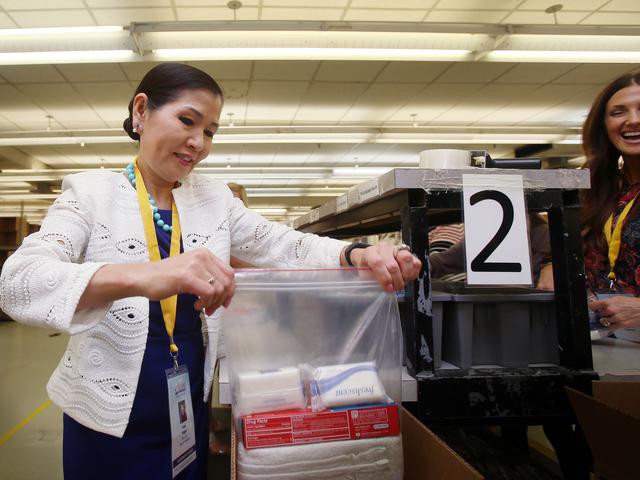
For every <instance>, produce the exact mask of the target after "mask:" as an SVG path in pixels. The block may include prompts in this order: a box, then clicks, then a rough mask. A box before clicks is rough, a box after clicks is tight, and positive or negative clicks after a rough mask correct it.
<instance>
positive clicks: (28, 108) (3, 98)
mask: <svg viewBox="0 0 640 480" xmlns="http://www.w3.org/2000/svg"><path fill="white" fill-rule="evenodd" d="M0 105H2V115H3V116H4V117H5V118H6V119H7V120H9V121H11V122H14V123H22V122H23V121H25V120H33V121H43V122H46V112H45V111H44V110H42V109H41V108H40V107H39V106H38V105H36V104H35V103H34V102H33V100H31V99H30V98H29V97H27V96H26V95H25V94H24V93H22V92H21V91H20V90H18V89H17V88H16V87H14V86H13V85H7V84H3V85H0Z"/></svg>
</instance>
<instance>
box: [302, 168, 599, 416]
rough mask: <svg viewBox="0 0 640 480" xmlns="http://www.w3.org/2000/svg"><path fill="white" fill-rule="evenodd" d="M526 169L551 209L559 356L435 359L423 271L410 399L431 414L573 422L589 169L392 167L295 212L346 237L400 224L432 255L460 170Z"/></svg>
mask: <svg viewBox="0 0 640 480" xmlns="http://www.w3.org/2000/svg"><path fill="white" fill-rule="evenodd" d="M465 173H474V174H480V175H482V174H492V175H507V174H511V175H513V174H517V175H521V176H522V178H523V184H524V188H525V197H526V202H527V209H528V211H529V212H546V213H547V214H548V219H549V235H550V242H551V250H552V258H553V263H554V280H555V286H556V287H555V309H556V318H557V328H558V343H557V345H558V349H559V362H558V364H557V365H549V366H533V365H532V366H529V367H519V368H506V367H505V368H473V367H472V368H469V369H464V370H461V369H444V368H436V366H435V364H434V361H433V358H432V356H431V355H430V353H429V352H433V351H434V336H433V318H432V317H431V315H429V314H428V313H427V309H426V308H425V307H424V305H425V302H426V301H427V302H428V301H430V300H431V298H430V296H431V281H430V278H429V275H428V274H425V272H423V273H422V274H421V277H420V278H419V281H416V282H413V284H412V285H411V286H410V287H408V288H407V290H406V291H405V295H404V298H405V301H404V302H402V303H401V313H402V326H403V331H404V341H405V351H406V366H407V369H408V372H409V373H410V374H411V375H412V376H413V377H415V379H416V381H417V384H418V401H417V402H415V403H414V404H410V405H408V407H409V408H411V409H412V410H413V411H414V412H415V413H416V414H417V416H418V417H419V418H420V419H421V420H422V421H423V422H424V423H427V424H471V423H476V424H483V423H486V424H502V425H505V424H528V425H533V424H541V423H545V422H549V421H563V422H571V421H572V420H573V414H572V411H571V408H570V406H569V404H568V401H567V399H566V396H565V393H564V386H565V385H569V386H572V387H574V388H577V389H579V390H583V391H586V392H589V391H590V389H591V381H592V380H593V379H596V378H597V375H596V374H595V373H594V371H593V364H592V358H591V342H590V334H589V327H588V319H587V306H586V305H587V300H586V291H585V279H584V266H583V261H582V246H581V239H580V220H579V209H580V207H579V200H578V192H579V190H581V189H585V188H589V172H588V171H585V170H508V169H474V170H473V171H470V170H468V169H466V170H430V169H417V168H405V169H394V170H391V171H389V172H387V173H386V174H384V175H382V176H380V177H378V178H375V179H372V180H369V181H367V182H364V183H362V184H360V185H357V186H355V187H353V188H351V189H350V190H349V192H348V193H347V194H345V195H343V196H341V197H338V198H336V199H335V200H332V201H331V202H328V203H327V204H325V205H322V206H321V207H319V208H317V209H314V210H312V211H310V212H308V213H307V214H306V215H304V216H302V217H300V218H298V219H296V221H294V224H293V225H294V227H295V228H297V229H298V230H301V231H305V232H313V233H317V234H321V235H330V236H332V237H337V238H348V237H354V236H361V235H370V234H378V233H385V232H391V231H402V238H403V241H404V243H406V244H408V245H410V246H411V248H412V250H413V252H414V253H415V254H416V255H417V256H418V257H419V258H421V259H423V264H425V265H426V264H427V262H426V259H427V252H428V250H429V249H428V235H427V231H428V228H429V227H430V226H435V225H439V224H445V223H453V222H459V221H461V220H462V213H461V202H462V198H461V189H462V187H461V186H462V175H463V174H465Z"/></svg>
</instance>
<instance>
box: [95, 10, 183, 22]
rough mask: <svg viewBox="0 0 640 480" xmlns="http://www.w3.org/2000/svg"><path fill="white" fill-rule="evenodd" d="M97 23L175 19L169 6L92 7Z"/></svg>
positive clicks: (168, 20) (169, 20)
mask: <svg viewBox="0 0 640 480" xmlns="http://www.w3.org/2000/svg"><path fill="white" fill-rule="evenodd" d="M93 14H94V15H95V17H96V20H97V22H98V25H129V23H131V22H171V21H174V20H175V17H174V15H173V9H171V8H118V9H104V10H102V9H100V10H99V9H94V10H93Z"/></svg>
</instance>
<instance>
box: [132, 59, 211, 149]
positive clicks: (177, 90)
mask: <svg viewBox="0 0 640 480" xmlns="http://www.w3.org/2000/svg"><path fill="white" fill-rule="evenodd" d="M201 89H202V90H208V91H210V92H211V93H213V94H214V95H215V96H218V97H220V98H221V99H222V100H224V93H223V92H222V88H220V85H218V83H217V82H216V81H215V80H214V79H213V78H211V76H210V75H209V74H208V73H205V72H203V71H202V70H200V69H197V68H195V67H192V66H191V65H185V64H184V63H161V64H160V65H156V66H155V67H153V68H152V69H151V70H149V71H148V72H147V73H146V75H145V76H144V78H143V79H142V80H141V81H140V84H139V85H138V88H137V89H136V93H134V94H133V97H134V98H135V96H136V95H137V94H139V93H144V94H146V95H147V98H148V99H149V100H148V104H147V106H148V108H149V110H155V109H156V108H159V107H161V106H162V105H164V104H165V103H169V102H171V101H173V100H175V99H176V98H177V97H178V96H179V95H180V94H181V93H182V92H183V91H184V90H201ZM132 111H133V98H132V99H131V101H130V102H129V116H128V117H127V118H126V119H125V120H124V122H123V124H122V127H123V128H124V131H125V132H127V134H128V135H129V136H130V137H131V138H133V139H134V140H140V135H138V134H137V133H136V132H134V131H133V119H132Z"/></svg>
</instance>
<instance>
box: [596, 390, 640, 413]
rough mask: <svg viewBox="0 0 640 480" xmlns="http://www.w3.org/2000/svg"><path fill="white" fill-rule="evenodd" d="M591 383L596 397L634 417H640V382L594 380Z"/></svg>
mask: <svg viewBox="0 0 640 480" xmlns="http://www.w3.org/2000/svg"><path fill="white" fill-rule="evenodd" d="M591 384H592V386H593V396H594V398H596V399H598V400H600V401H601V402H604V403H606V404H608V405H611V406H612V407H614V408H616V409H618V410H620V411H622V412H624V413H627V414H629V415H631V416H632V417H635V418H640V383H639V382H609V381H594V382H591Z"/></svg>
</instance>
